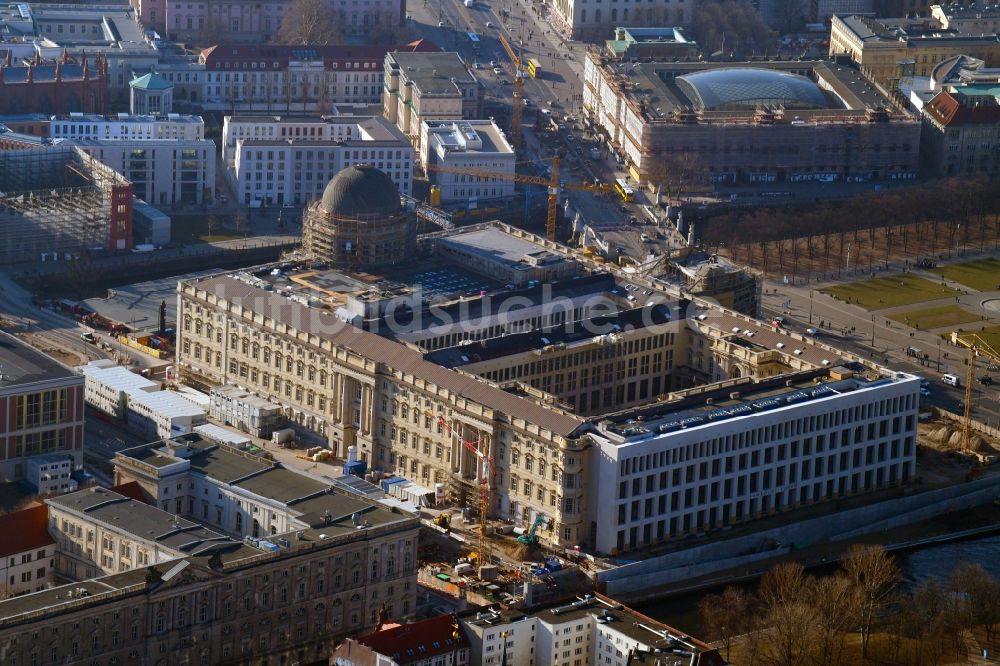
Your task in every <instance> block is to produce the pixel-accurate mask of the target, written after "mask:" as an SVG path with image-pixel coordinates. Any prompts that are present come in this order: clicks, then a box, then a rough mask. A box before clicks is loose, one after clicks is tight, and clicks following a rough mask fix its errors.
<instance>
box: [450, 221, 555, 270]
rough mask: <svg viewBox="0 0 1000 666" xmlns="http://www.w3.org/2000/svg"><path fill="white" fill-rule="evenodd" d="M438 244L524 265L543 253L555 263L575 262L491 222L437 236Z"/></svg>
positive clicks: (484, 257)
mask: <svg viewBox="0 0 1000 666" xmlns="http://www.w3.org/2000/svg"><path fill="white" fill-rule="evenodd" d="M437 244H438V245H441V246H445V247H449V248H451V249H455V250H461V251H464V252H468V253H470V254H475V255H477V256H479V257H482V258H483V259H487V260H489V261H495V262H500V263H504V264H507V265H509V266H516V265H521V266H524V265H525V261H526V258H528V257H535V258H541V257H544V258H547V259H549V260H550V261H551V262H552V263H553V264H556V263H575V261H574V260H573V259H571V258H567V257H564V256H562V255H561V254H557V253H555V252H552V251H550V250H547V249H545V248H544V247H541V246H539V245H537V244H535V243H532V242H531V241H528V240H525V239H523V238H518V237H517V236H512V235H511V234H508V233H506V232H504V231H503V230H502V229H498V228H497V227H495V226H492V225H490V226H486V227H482V228H479V229H471V230H468V231H465V230H462V231H458V232H456V233H454V234H450V235H447V236H442V237H440V238H438V239H437Z"/></svg>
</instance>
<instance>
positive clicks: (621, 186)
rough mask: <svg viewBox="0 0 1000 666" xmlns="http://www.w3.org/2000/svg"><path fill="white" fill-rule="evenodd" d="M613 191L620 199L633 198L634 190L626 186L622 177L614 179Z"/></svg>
mask: <svg viewBox="0 0 1000 666" xmlns="http://www.w3.org/2000/svg"><path fill="white" fill-rule="evenodd" d="M615 192H617V193H618V196H620V197H621V198H622V201H632V199H634V198H635V191H634V190H633V189H632V188H631V187H629V186H628V183H626V182H625V179H624V178H617V179H615Z"/></svg>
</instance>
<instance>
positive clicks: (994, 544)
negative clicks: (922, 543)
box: [634, 535, 1000, 636]
mask: <svg viewBox="0 0 1000 666" xmlns="http://www.w3.org/2000/svg"><path fill="white" fill-rule="evenodd" d="M896 559H897V560H898V561H899V566H900V568H901V569H902V570H903V584H904V586H905V587H907V588H912V587H915V586H917V585H919V584H920V583H921V582H922V581H924V580H925V579H927V578H929V577H930V576H937V577H938V578H941V579H946V578H948V576H950V575H951V571H952V569H953V568H954V567H955V565H957V564H959V563H962V562H969V563H973V564H980V565H982V566H983V568H984V569H986V571H988V572H989V573H990V574H991V575H992V576H993V577H994V578H996V579H997V580H1000V535H993V536H988V537H982V538H978V539H969V540H967V541H954V542H951V543H943V544H937V545H934V546H928V547H927V548H923V549H920V550H913V551H909V552H906V553H902V554H899V555H897V556H896ZM828 571H833V569H830V570H828ZM814 573H816V572H814ZM819 573H823V571H820V572H819ZM755 585H756V583H746V584H744V585H741V587H743V588H744V589H746V590H747V591H752V589H753V588H754V587H755ZM720 591H721V588H719V589H714V590H703V591H701V592H696V593H692V594H685V595H682V596H677V597H669V598H666V599H660V600H657V601H648V602H643V603H638V604H634V607H635V608H636V610H638V611H639V612H641V613H644V614H645V615H648V616H650V617H652V618H654V619H657V620H660V621H661V622H664V623H666V624H669V625H671V626H673V627H675V628H677V629H680V630H681V631H683V632H685V633H688V634H691V635H693V636H698V635H700V634H701V620H700V618H699V617H698V600H699V599H701V598H702V597H703V596H704V595H706V594H714V593H718V592H720Z"/></svg>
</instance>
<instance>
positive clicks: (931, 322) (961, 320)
mask: <svg viewBox="0 0 1000 666" xmlns="http://www.w3.org/2000/svg"><path fill="white" fill-rule="evenodd" d="M888 318H889V319H891V320H893V321H898V322H899V323H900V324H905V325H907V326H912V327H913V328H915V329H917V330H918V331H926V330H929V329H932V328H943V327H945V326H950V327H952V328H954V327H956V326H958V325H959V324H967V323H969V322H970V321H979V316H978V315H974V314H972V313H971V312H968V311H967V310H963V309H962V308H961V307H960V306H958V305H940V306H938V307H936V308H924V309H922V310H907V311H906V312H899V313H897V314H893V315H889V316H888Z"/></svg>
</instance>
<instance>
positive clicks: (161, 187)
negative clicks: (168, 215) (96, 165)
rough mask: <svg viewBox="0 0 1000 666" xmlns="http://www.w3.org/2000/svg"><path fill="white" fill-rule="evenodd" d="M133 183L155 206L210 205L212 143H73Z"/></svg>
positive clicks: (143, 198)
mask: <svg viewBox="0 0 1000 666" xmlns="http://www.w3.org/2000/svg"><path fill="white" fill-rule="evenodd" d="M74 143H75V144H76V145H78V146H79V147H80V148H81V149H82V150H83V151H85V152H86V153H88V154H89V155H91V156H93V157H95V158H96V159H97V160H99V161H100V162H101V163H103V164H106V165H108V166H109V167H111V168H112V169H114V170H115V171H117V172H119V173H121V174H122V175H123V176H125V177H126V178H128V179H129V180H130V181H131V182H132V187H133V192H134V193H135V196H136V197H138V198H140V199H142V200H144V201H146V202H147V203H150V204H152V205H154V206H170V205H175V204H188V205H190V204H202V203H206V204H207V203H210V202H211V201H212V199H213V197H214V194H215V142H213V141H211V140H209V139H195V140H186V139H161V140H155V139H154V140H150V141H145V140H143V141H131V140H103V139H102V140H97V139H84V140H77V141H74Z"/></svg>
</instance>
